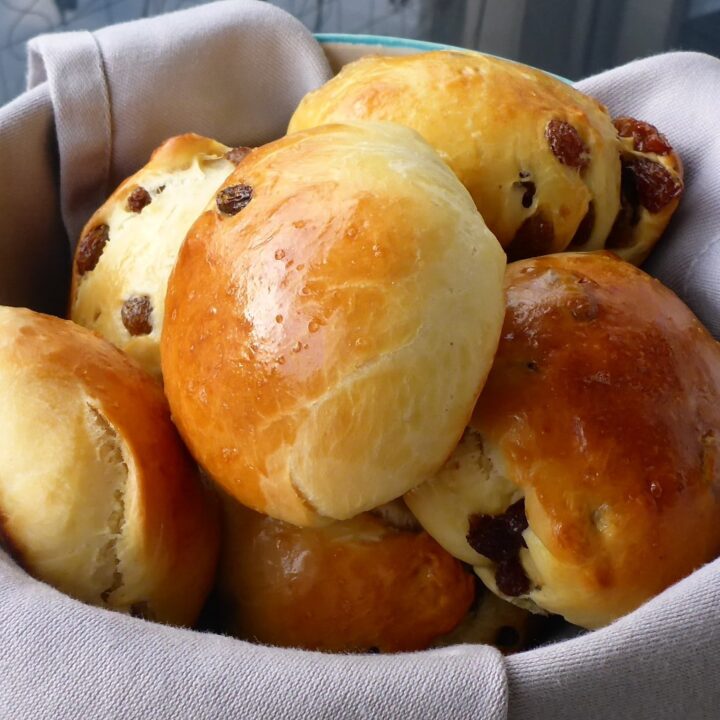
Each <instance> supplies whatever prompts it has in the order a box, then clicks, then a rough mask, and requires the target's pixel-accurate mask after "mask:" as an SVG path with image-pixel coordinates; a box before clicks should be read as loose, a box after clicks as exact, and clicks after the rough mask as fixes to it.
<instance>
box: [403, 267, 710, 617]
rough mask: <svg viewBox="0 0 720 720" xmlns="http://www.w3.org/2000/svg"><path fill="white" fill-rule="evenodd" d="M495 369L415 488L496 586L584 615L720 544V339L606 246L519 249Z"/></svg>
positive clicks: (620, 609) (613, 612)
mask: <svg viewBox="0 0 720 720" xmlns="http://www.w3.org/2000/svg"><path fill="white" fill-rule="evenodd" d="M506 294H507V310H506V317H505V323H504V326H503V331H502V337H501V340H500V345H499V348H498V352H497V355H496V358H495V362H494V365H493V368H492V370H491V372H490V375H489V377H488V380H487V383H486V385H485V387H484V389H483V392H482V394H481V396H480V399H479V401H478V403H477V405H476V407H475V410H474V413H473V417H472V419H471V421H470V423H469V426H468V429H467V431H466V433H465V435H464V437H463V439H462V440H461V442H460V444H459V446H458V448H457V449H456V451H455V452H454V453H453V455H451V457H450V458H449V459H448V461H447V463H446V464H445V466H444V467H443V469H442V470H441V471H440V472H439V473H438V475H437V476H436V477H435V478H433V479H432V480H430V481H429V482H427V483H425V484H423V485H421V486H419V487H417V488H415V489H414V490H412V491H411V492H410V493H408V494H407V495H406V496H405V500H406V502H407V504H408V506H409V507H410V509H411V510H412V512H413V514H414V515H415V516H416V517H417V519H418V520H419V522H420V524H421V525H422V526H423V527H424V528H425V529H426V530H428V532H429V533H430V534H431V535H433V536H434V537H435V538H436V539H437V540H438V541H439V542H440V544H442V545H443V546H444V547H445V548H446V549H447V550H448V551H449V552H451V553H452V554H453V555H455V556H456V557H458V558H460V559H462V560H464V561H465V562H468V563H471V564H472V565H474V566H475V569H476V572H477V574H478V575H479V576H480V578H481V579H482V580H483V582H485V584H486V585H487V586H488V587H490V588H491V589H492V590H493V591H495V592H497V593H499V594H500V595H501V596H503V597H505V598H507V599H510V600H512V601H513V602H516V603H518V604H519V605H522V606H524V607H527V608H529V609H532V610H534V611H540V612H550V613H557V614H561V615H563V616H564V617H565V618H566V619H567V620H569V621H570V622H572V623H575V624H577V625H581V626H584V627H588V628H594V627H599V626H602V625H605V624H607V623H609V622H610V621H612V620H614V619H615V618H617V617H619V616H621V615H623V614H625V613H627V612H629V611H631V610H633V609H635V608H636V607H638V606H639V605H640V604H642V603H643V602H645V601H646V600H648V599H649V598H651V597H652V596H654V595H656V594H657V593H659V592H660V591H662V590H663V589H665V588H666V587H668V586H669V585H671V584H672V583H674V582H676V581H678V580H680V579H681V578H683V577H684V576H686V575H688V574H690V573H691V572H692V571H693V570H695V569H697V568H698V567H700V566H701V565H702V564H704V563H706V562H709V561H711V560H712V559H713V558H715V557H716V556H717V554H718V552H719V551H720V475H719V474H718V467H720V466H718V464H717V462H716V461H717V453H718V442H719V440H718V437H717V435H718V428H720V349H719V346H718V344H717V342H716V341H715V340H714V339H713V338H712V337H711V336H710V335H709V333H708V332H707V330H706V329H705V328H704V327H703V326H702V325H701V324H700V323H699V321H698V320H697V319H696V318H695V316H694V315H693V314H692V312H691V311H690V310H689V309H688V308H687V307H686V306H685V305H684V304H683V303H682V301H680V300H679V299H678V298H677V297H676V296H675V295H674V294H673V293H672V292H671V291H669V290H668V289H667V288H665V287H664V286H663V285H662V284H661V283H660V282H658V281H657V280H654V279H652V278H651V277H649V276H648V275H646V274H645V273H643V272H642V271H640V270H638V269H637V268H635V267H633V266H632V265H630V264H628V263H626V262H623V261H622V260H620V259H618V258H616V257H615V256H612V255H611V254H610V253H587V254H579V253H577V254H576V253H567V254H563V255H554V256H546V257H543V258H537V259H534V260H526V261H521V262H517V263H513V264H511V265H509V266H508V270H507V274H506Z"/></svg>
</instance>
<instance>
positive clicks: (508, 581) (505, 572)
mask: <svg viewBox="0 0 720 720" xmlns="http://www.w3.org/2000/svg"><path fill="white" fill-rule="evenodd" d="M495 584H496V585H497V588H498V590H499V591H500V592H501V593H502V594H503V595H507V596H508V597H517V596H518V595H525V594H527V593H528V592H529V590H530V579H529V578H528V576H527V575H526V574H525V570H524V568H523V566H522V564H521V562H520V558H518V557H517V556H515V557H513V558H510V559H509V560H502V561H501V562H499V563H498V566H497V568H496V569H495Z"/></svg>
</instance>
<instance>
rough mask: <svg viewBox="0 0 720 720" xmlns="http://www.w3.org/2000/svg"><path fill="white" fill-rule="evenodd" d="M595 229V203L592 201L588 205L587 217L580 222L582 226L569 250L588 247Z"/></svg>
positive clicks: (571, 242)
mask: <svg viewBox="0 0 720 720" xmlns="http://www.w3.org/2000/svg"><path fill="white" fill-rule="evenodd" d="M594 227H595V203H594V202H592V200H591V201H590V204H589V205H588V209H587V212H586V213H585V217H583V219H582V220H581V221H580V224H579V225H578V227H577V230H576V231H575V234H574V235H573V239H572V240H571V241H570V245H569V246H568V247H569V248H574V247H575V248H577V247H583V245H586V244H587V242H588V240H590V236H591V235H592V231H593V228H594Z"/></svg>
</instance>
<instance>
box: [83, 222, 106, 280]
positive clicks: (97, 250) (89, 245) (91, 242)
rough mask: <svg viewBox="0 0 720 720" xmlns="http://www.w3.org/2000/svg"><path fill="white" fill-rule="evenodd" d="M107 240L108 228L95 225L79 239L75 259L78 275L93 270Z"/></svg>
mask: <svg viewBox="0 0 720 720" xmlns="http://www.w3.org/2000/svg"><path fill="white" fill-rule="evenodd" d="M109 239H110V228H109V227H108V226H107V225H96V226H95V227H94V228H93V229H92V230H90V231H89V232H88V233H87V234H86V235H85V236H83V237H82V238H81V239H80V243H79V244H78V249H77V255H76V257H75V267H76V268H77V271H78V273H80V275H84V274H85V273H87V272H90V271H91V270H94V269H95V266H96V265H97V264H98V260H100V256H101V255H102V254H103V250H104V249H105V245H106V244H107V241H108V240H109Z"/></svg>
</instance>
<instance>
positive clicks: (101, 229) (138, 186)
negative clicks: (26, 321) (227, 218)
mask: <svg viewBox="0 0 720 720" xmlns="http://www.w3.org/2000/svg"><path fill="white" fill-rule="evenodd" d="M243 150H247V149H244V148H236V149H234V150H232V151H231V150H230V148H228V147H226V146H225V145H222V144H221V143H219V142H216V141H215V140H210V139H209V138H205V137H201V136H199V135H192V134H188V135H180V136H179V137H174V138H171V139H170V140H167V141H166V142H165V143H163V144H162V145H161V146H160V147H159V148H158V149H157V150H155V152H154V153H153V154H152V157H151V158H150V161H149V162H148V164H147V165H145V166H144V167H143V168H142V169H140V170H139V171H138V172H137V173H135V174H134V175H133V176H132V177H129V178H128V179H127V180H125V182H123V183H122V184H121V185H120V186H119V187H118V188H117V190H115V192H114V193H113V194H112V195H111V196H110V197H109V198H108V199H107V201H106V202H105V203H104V204H103V205H102V207H100V208H99V209H98V210H97V212H95V214H94V215H93V216H92V217H91V218H90V220H88V222H87V224H86V225H85V227H84V229H83V231H82V233H81V235H80V240H79V241H78V244H77V249H76V251H75V262H74V263H73V277H72V289H71V299H70V318H71V319H72V320H73V321H75V322H76V323H78V324H80V325H83V326H84V327H87V328H89V329H91V330H94V331H95V332H98V333H99V334H100V335H102V336H103V337H104V338H106V339H107V340H109V341H110V342H112V343H113V344H114V345H116V346H117V347H119V348H120V349H121V350H124V351H125V352H126V353H128V354H129V355H130V356H132V357H133V358H135V360H137V361H138V362H139V363H140V364H141V365H142V366H143V367H144V368H145V369H146V370H147V371H148V372H150V373H151V374H153V375H155V376H156V377H157V376H159V375H160V333H161V330H162V323H163V316H164V307H165V292H166V290H167V280H168V277H169V275H170V271H171V270H172V266H173V265H174V264H175V258H176V257H177V253H178V250H179V249H180V245H181V244H182V241H183V240H184V239H185V235H186V233H187V231H188V229H189V228H190V226H191V225H192V224H193V222H194V221H195V220H196V219H197V217H198V215H200V213H201V212H202V211H203V210H204V209H205V207H206V206H207V204H208V202H209V201H210V200H212V198H213V196H214V194H215V192H216V191H217V189H218V188H219V187H220V185H221V184H222V182H223V181H224V180H225V178H226V177H227V176H228V175H229V174H230V173H231V172H232V170H233V169H234V168H235V162H237V161H238V159H239V157H241V156H242V154H243Z"/></svg>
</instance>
